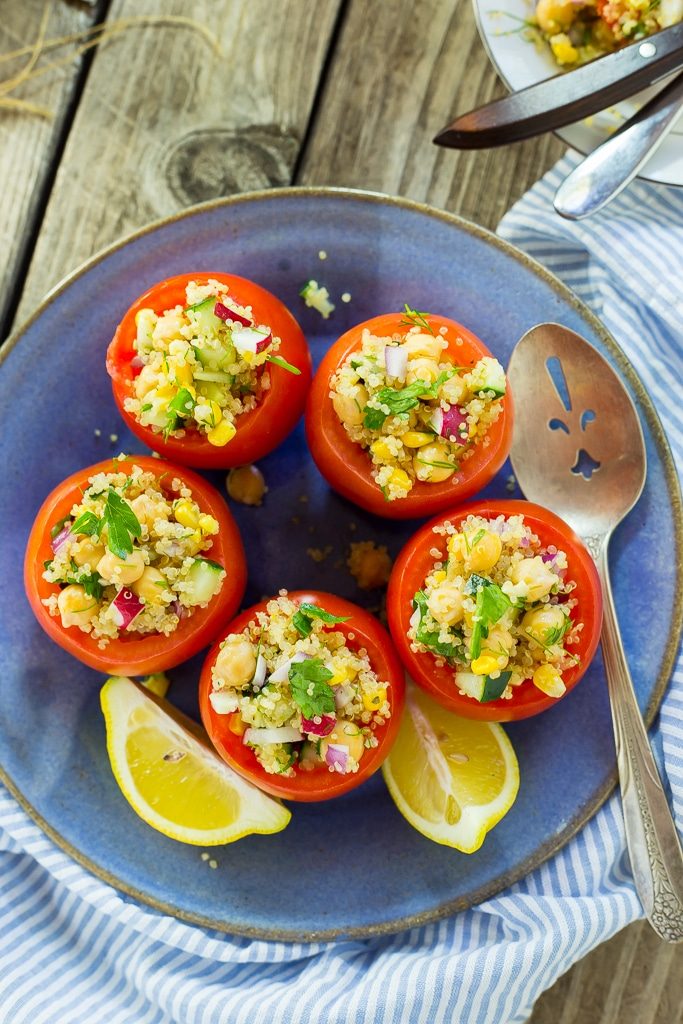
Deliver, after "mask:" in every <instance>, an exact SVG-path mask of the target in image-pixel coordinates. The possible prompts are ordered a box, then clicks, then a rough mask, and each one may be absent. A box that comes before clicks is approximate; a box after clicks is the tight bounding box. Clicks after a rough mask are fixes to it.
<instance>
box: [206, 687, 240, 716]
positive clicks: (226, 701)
mask: <svg viewBox="0 0 683 1024" xmlns="http://www.w3.org/2000/svg"><path fill="white" fill-rule="evenodd" d="M209 701H210V702H211V707H212V708H213V710H214V711H215V712H216V714H217V715H230V714H232V712H233V711H237V708H238V707H239V703H238V700H237V696H236V695H235V694H234V693H228V691H227V690H212V691H211V693H210V694H209Z"/></svg>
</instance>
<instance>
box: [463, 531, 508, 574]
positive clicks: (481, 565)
mask: <svg viewBox="0 0 683 1024" xmlns="http://www.w3.org/2000/svg"><path fill="white" fill-rule="evenodd" d="M475 536H476V534H475ZM502 550H503V542H502V541H501V539H500V537H499V536H498V534H497V533H490V532H489V531H488V530H487V531H486V533H485V534H484V536H483V537H480V538H479V540H478V541H477V543H476V544H471V548H470V553H469V556H468V561H469V563H470V568H471V569H472V572H488V570H489V569H492V568H493V567H494V565H495V564H496V562H497V561H498V559H499V558H500V554H501V551H502Z"/></svg>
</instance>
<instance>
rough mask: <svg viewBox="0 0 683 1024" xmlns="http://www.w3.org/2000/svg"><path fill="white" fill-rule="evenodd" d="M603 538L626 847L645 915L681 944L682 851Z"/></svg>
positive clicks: (599, 556) (606, 651)
mask: <svg viewBox="0 0 683 1024" xmlns="http://www.w3.org/2000/svg"><path fill="white" fill-rule="evenodd" d="M591 540H593V541H597V540H598V538H591ZM601 540H602V543H599V546H598V544H595V545H590V546H591V548H592V549H593V551H594V554H595V557H596V561H597V566H598V572H599V573H600V579H601V582H602V588H603V601H604V614H603V623H602V635H601V640H602V654H603V658H604V662H605V672H606V675H607V688H608V692H609V697H610V704H611V708H612V723H613V725H614V739H615V744H616V748H617V766H618V769H619V785H620V787H621V801H622V805H623V810H624V824H625V827H626V843H627V846H628V852H629V856H630V859H631V868H632V870H633V877H634V881H635V886H636V891H637V893H638V896H639V897H640V901H641V903H642V905H643V909H644V911H645V916H646V917H647V918H648V920H649V922H650V924H651V925H652V927H653V928H654V930H655V931H656V932H657V934H658V935H659V936H660V937H661V938H662V939H664V940H665V941H666V942H681V941H683V852H682V851H681V844H680V841H679V838H678V833H677V831H676V825H675V824H674V821H673V818H672V816H671V811H670V810H669V805H668V803H667V799H666V796H665V794H664V790H663V789H662V783H661V781H660V778H659V774H658V772H657V766H656V764H655V760H654V757H653V756H652V750H651V749H650V744H649V742H648V738H647V732H646V730H645V726H644V724H643V719H642V716H641V714H640V710H639V708H638V703H637V701H636V695H635V692H634V689H633V682H632V680H631V674H630V672H629V670H628V666H627V664H626V657H625V654H624V648H623V645H622V642H621V636H620V633H619V626H618V624H617V617H616V612H615V609H614V601H613V599H612V588H611V586H610V579H609V568H608V564H607V544H608V538H607V537H604V538H601ZM596 548H597V550H595V549H596Z"/></svg>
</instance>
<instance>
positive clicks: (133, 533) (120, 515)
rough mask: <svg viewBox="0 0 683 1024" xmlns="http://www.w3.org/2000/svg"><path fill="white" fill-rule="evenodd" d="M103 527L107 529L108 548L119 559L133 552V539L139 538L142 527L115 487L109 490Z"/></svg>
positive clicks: (103, 515) (103, 516)
mask: <svg viewBox="0 0 683 1024" xmlns="http://www.w3.org/2000/svg"><path fill="white" fill-rule="evenodd" d="M102 526H106V527H107V547H108V548H109V550H110V551H113V553H114V554H115V555H117V556H118V557H119V558H124V559H125V557H126V555H130V554H131V553H132V551H133V542H132V540H131V537H139V536H140V534H141V533H142V527H141V526H140V523H139V522H138V518H137V516H136V515H135V512H133V509H132V508H131V507H130V505H129V504H128V502H127V501H124V499H123V498H121V497H120V496H119V495H118V494H117V493H116V491H115V490H114V488H113V487H110V488H109V492H108V494H107V500H106V502H105V505H104V512H103V513H102Z"/></svg>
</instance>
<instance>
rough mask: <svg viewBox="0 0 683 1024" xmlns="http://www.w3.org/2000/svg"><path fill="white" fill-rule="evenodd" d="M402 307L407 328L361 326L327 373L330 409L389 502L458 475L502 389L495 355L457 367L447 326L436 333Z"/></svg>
mask: <svg viewBox="0 0 683 1024" xmlns="http://www.w3.org/2000/svg"><path fill="white" fill-rule="evenodd" d="M407 314H408V317H407V319H406V324H407V326H408V327H409V329H408V330H407V331H406V332H405V333H399V332H397V333H395V334H393V335H391V336H390V337H377V336H375V335H373V334H371V333H370V331H369V330H368V329H367V328H366V329H365V330H364V331H363V335H362V340H361V346H360V348H359V349H358V350H357V351H355V352H353V353H351V355H349V356H348V357H347V358H346V359H345V360H344V362H343V363H342V365H341V366H340V367H339V368H338V369H337V371H336V372H335V373H334V375H333V376H332V378H331V380H330V398H331V399H332V405H333V407H334V410H335V412H336V414H337V416H338V417H339V419H340V420H341V423H342V424H343V426H344V429H345V431H346V433H347V434H348V436H349V437H350V438H351V440H352V441H354V442H356V444H360V445H361V446H362V447H363V448H364V449H366V450H367V452H368V455H369V456H370V459H371V461H372V477H373V479H374V480H375V482H376V483H377V485H378V486H379V487H380V488H381V490H382V493H383V494H384V497H385V498H386V500H387V501H395V500H396V499H397V498H405V497H406V496H407V495H408V494H409V493H410V491H411V490H412V488H413V487H414V486H415V484H416V483H417V482H420V483H440V482H442V481H444V480H448V479H449V478H451V477H453V479H454V481H455V479H456V476H455V475H456V474H457V473H458V471H459V470H460V467H461V464H462V463H464V462H466V461H467V459H468V458H470V457H471V456H472V453H473V450H474V447H475V445H478V444H484V445H486V444H488V438H487V437H486V434H487V432H488V430H489V427H490V426H491V425H492V424H493V423H495V421H496V420H497V419H498V417H499V416H500V414H501V412H502V398H503V396H504V394H505V390H506V382H505V373H504V371H503V368H502V366H501V365H500V363H499V362H498V361H497V360H496V359H493V358H491V357H489V356H485V357H484V358H482V359H480V360H479V361H478V362H476V363H475V364H474V365H471V366H456V365H455V364H454V362H453V359H452V356H451V354H450V353H449V352H448V351H447V350H448V342H447V341H446V339H445V337H444V335H445V334H446V333H447V331H448V328H446V327H442V328H440V331H439V332H438V333H436V332H433V330H432V327H431V325H430V324H429V321H428V319H427V315H426V314H423V313H416V312H415V311H414V310H410V309H409V308H408V307H407ZM415 321H417V322H415ZM411 324H412V326H411ZM456 344H457V340H456Z"/></svg>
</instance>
